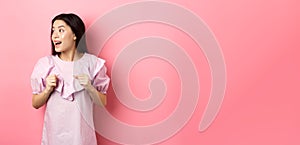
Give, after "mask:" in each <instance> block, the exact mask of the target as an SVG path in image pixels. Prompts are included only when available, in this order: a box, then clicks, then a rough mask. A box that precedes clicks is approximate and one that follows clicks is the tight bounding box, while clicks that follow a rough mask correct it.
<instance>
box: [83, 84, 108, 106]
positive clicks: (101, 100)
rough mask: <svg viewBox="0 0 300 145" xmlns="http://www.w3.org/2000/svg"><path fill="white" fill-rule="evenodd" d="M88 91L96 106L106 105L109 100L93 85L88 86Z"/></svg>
mask: <svg viewBox="0 0 300 145" xmlns="http://www.w3.org/2000/svg"><path fill="white" fill-rule="evenodd" d="M86 90H87V92H88V94H89V95H90V97H91V99H92V101H93V102H94V103H95V104H97V105H98V106H105V105H106V103H107V99H106V95H105V94H102V93H101V92H99V91H97V90H96V89H95V88H94V87H93V86H92V85H90V86H88V87H87V88H86Z"/></svg>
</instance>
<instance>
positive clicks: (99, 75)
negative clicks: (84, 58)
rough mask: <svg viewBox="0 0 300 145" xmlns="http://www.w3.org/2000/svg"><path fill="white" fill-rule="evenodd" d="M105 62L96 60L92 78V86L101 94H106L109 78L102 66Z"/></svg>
mask: <svg viewBox="0 0 300 145" xmlns="http://www.w3.org/2000/svg"><path fill="white" fill-rule="evenodd" d="M104 63H105V60H103V59H100V58H97V61H96V64H95V67H96V69H95V71H94V75H93V76H94V78H93V80H92V85H93V86H94V87H95V88H96V89H97V90H98V91H99V92H101V93H103V94H106V92H107V89H108V86H109V82H110V78H109V77H108V76H107V74H106V72H107V69H106V67H105V65H104Z"/></svg>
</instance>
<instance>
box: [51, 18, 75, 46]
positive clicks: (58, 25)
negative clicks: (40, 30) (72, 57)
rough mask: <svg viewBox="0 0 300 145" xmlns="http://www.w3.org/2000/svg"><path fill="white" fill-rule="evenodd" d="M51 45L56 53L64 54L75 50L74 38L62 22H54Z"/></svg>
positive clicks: (68, 27)
mask: <svg viewBox="0 0 300 145" xmlns="http://www.w3.org/2000/svg"><path fill="white" fill-rule="evenodd" d="M52 43H53V44H54V46H55V51H56V52H66V51H70V50H72V49H75V48H76V45H75V44H76V36H75V34H74V33H73V31H72V29H71V27H70V26H68V25H67V24H66V23H65V22H64V21H63V20H56V21H54V23H53V25H52Z"/></svg>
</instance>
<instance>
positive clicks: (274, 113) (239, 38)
mask: <svg viewBox="0 0 300 145" xmlns="http://www.w3.org/2000/svg"><path fill="white" fill-rule="evenodd" d="M130 2H135V1H132V0H118V1H113V2H112V1H109V0H103V1H96V0H93V1H89V2H86V1H74V0H66V1H59V0H53V1H39V0H27V1H21V0H20V1H17V0H10V1H5V2H4V1H1V2H0V11H1V13H0V18H1V23H0V26H1V27H0V29H1V35H0V42H1V44H2V45H1V51H2V56H1V57H0V67H1V68H2V69H1V70H2V72H1V83H0V88H1V89H0V144H1V145H6V144H9V145H19V144H26V145H38V144H40V139H41V131H42V123H43V118H42V117H43V109H39V110H35V109H33V107H31V88H30V80H29V79H30V74H31V71H32V69H33V66H34V64H35V63H36V61H37V60H38V58H40V57H42V56H44V55H47V54H49V53H50V45H49V44H50V43H49V30H50V21H51V19H52V17H53V16H54V15H56V14H58V13H60V12H75V13H77V14H79V15H80V16H81V17H82V18H83V19H84V21H85V23H86V25H87V27H90V26H91V25H92V24H93V22H95V21H96V20H97V18H98V17H100V16H103V15H104V14H105V13H107V12H109V11H110V10H112V9H113V8H115V7H118V6H120V5H122V4H125V3H130ZM169 2H172V3H175V4H178V5H181V6H183V7H185V8H186V9H189V10H191V11H192V12H194V13H195V14H197V15H198V16H199V17H201V19H202V20H203V21H205V23H206V24H207V26H208V27H209V28H210V29H211V30H212V32H213V33H214V35H215V37H216V39H217V40H218V42H219V45H220V47H221V49H222V52H223V55H224V60H225V63H226V72H227V84H226V93H225V98H224V101H223V104H222V107H221V109H220V112H219V114H218V116H217V117H216V119H215V120H214V121H213V123H212V124H211V126H210V127H209V128H208V129H207V130H205V131H204V132H199V131H198V127H199V122H200V121H201V117H202V115H203V112H204V109H205V106H206V104H207V102H208V98H209V93H210V89H211V86H212V83H211V75H210V68H209V63H208V62H207V59H206V58H205V55H204V53H203V52H202V51H201V49H199V47H198V46H197V45H196V43H195V42H194V41H193V40H192V39H191V38H189V36H188V35H186V34H185V33H183V32H182V31H179V30H178V29H176V28H175V27H170V26H168V25H164V24H158V23H141V24H135V25H131V26H128V27H126V28H124V29H122V30H120V31H118V32H117V33H116V34H115V35H113V36H112V37H111V38H110V40H109V41H107V43H106V45H105V47H104V48H103V50H102V52H101V53H100V57H103V58H105V59H106V60H107V66H108V69H109V75H110V76H111V70H112V64H113V63H114V61H115V59H116V58H117V57H116V56H117V54H118V53H119V52H120V51H121V49H122V48H123V47H124V46H126V45H128V44H129V43H131V42H132V41H134V40H136V39H138V38H142V37H147V36H160V37H166V38H169V39H170V40H172V41H173V42H176V43H177V44H179V45H180V46H182V48H184V49H185V51H186V53H187V54H189V56H190V59H191V60H192V61H193V63H194V64H195V67H196V70H197V74H198V78H199V82H200V85H201V89H200V94H199V96H200V97H199V99H198V102H197V107H196V108H195V110H194V112H193V114H192V116H191V119H190V120H189V121H188V122H187V124H186V125H184V127H183V128H182V129H181V130H179V131H178V132H177V133H176V134H175V135H173V136H172V137H170V138H168V139H167V140H164V141H163V142H160V144H162V145H182V144H191V145H199V144H203V145H215V144H222V145H240V144H243V145H253V144H264V145H282V144H287V145H299V144H300V140H299V135H300V123H299V122H300V116H299V114H300V113H299V110H300V105H299V102H300V99H299V97H300V92H299V86H300V59H299V54H300V51H299V48H300V43H299V40H298V39H299V38H300V27H299V26H300V11H299V9H300V3H299V2H298V1H296V0H272V1H271V0H265V1H261V0H251V1H250V0H248V1H240V0H229V1H221V0H212V1H196V0H194V1H184V0H169ZM153 63H155V64H156V65H153ZM153 76H160V77H162V78H164V80H165V84H166V86H168V91H167V94H166V97H165V99H164V101H163V102H162V103H161V104H160V105H159V106H158V107H157V108H155V110H152V111H148V112H137V111H133V110H130V109H128V108H126V107H125V106H124V105H122V104H121V103H120V102H119V101H118V100H117V97H116V95H115V94H114V92H113V89H112V86H111V88H110V90H109V99H108V106H107V109H108V112H109V113H111V115H113V116H114V117H115V118H117V119H119V120H120V121H122V122H126V123H128V124H132V125H139V126H144V125H151V124H153V123H156V122H159V121H162V120H163V119H164V118H166V117H168V115H169V114H170V113H172V111H173V110H174V109H175V108H176V104H177V103H178V102H179V101H180V99H179V96H180V95H179V93H180V91H179V90H180V80H179V77H178V74H177V73H176V70H175V69H174V67H172V65H170V64H169V63H167V62H166V61H163V60H160V59H151V58H150V59H145V60H143V61H141V62H140V63H138V64H136V65H135V66H134V67H133V69H132V70H131V73H130V75H129V83H130V86H131V90H132V92H133V93H134V94H135V95H136V96H137V97H138V98H140V99H145V98H146V97H145V96H148V95H149V94H150V93H149V92H148V90H147V87H148V82H149V79H151V78H152V77H153ZM112 79H113V78H112ZM119 132H122V130H119ZM99 143H101V144H104V145H114V144H116V143H114V142H113V141H110V140H109V139H106V137H101V136H99Z"/></svg>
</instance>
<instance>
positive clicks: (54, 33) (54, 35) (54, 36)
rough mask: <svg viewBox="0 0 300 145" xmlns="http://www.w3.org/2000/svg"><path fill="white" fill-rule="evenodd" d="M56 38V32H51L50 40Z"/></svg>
mask: <svg viewBox="0 0 300 145" xmlns="http://www.w3.org/2000/svg"><path fill="white" fill-rule="evenodd" d="M55 38H58V35H57V32H55V31H53V32H52V39H55Z"/></svg>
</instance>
